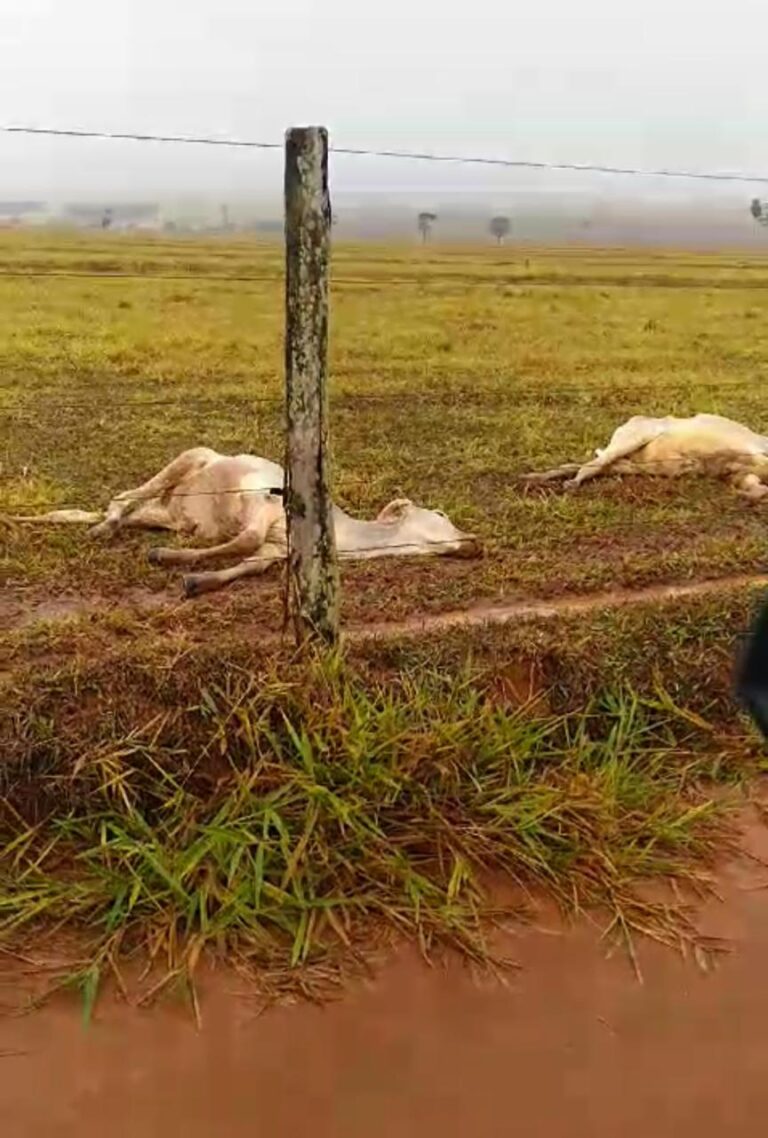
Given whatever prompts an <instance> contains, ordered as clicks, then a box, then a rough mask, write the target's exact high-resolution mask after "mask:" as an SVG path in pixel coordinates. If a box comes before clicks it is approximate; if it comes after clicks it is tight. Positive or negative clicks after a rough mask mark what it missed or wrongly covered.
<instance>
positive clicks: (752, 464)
mask: <svg viewBox="0 0 768 1138" xmlns="http://www.w3.org/2000/svg"><path fill="white" fill-rule="evenodd" d="M604 474H645V475H655V476H657V477H666V478H677V477H679V476H680V475H682V474H709V475H713V476H715V477H719V478H727V479H728V481H729V482H730V483H731V485H732V486H734V487H735V489H736V490H737V491H738V493H740V494H742V495H743V496H744V497H745V498H750V499H751V500H753V501H757V500H758V499H760V498H764V497H765V495H766V494H768V486H766V485H765V484H764V481H768V438H766V437H765V435H756V434H755V432H754V431H750V429H749V427H744V426H742V425H741V423H734V422H733V420H732V419H724V418H723V417H722V416H721V415H693V416H692V417H691V418H689V419H677V418H675V417H674V415H667V416H666V417H665V418H663V419H648V418H646V417H645V416H643V415H636V416H635V417H634V418H632V419H629V420H628V422H626V423H624V424H623V425H622V426H621V427H619V428H618V429H617V430H616V431H614V433H613V435H612V436H611V439H610V442H609V443H608V446H607V447H605V449H603V450H596V451H595V457H594V458H592V459H590V460H589V461H588V462H585V463H584V464H583V465H579V464H578V463H566V464H565V465H564V466H557V467H555V468H554V470H546V471H543V472H542V473H540V474H528V475H526V481H527V482H534V483H538V482H554V481H557V480H566V485H568V486H580V485H581V484H582V482H587V481H588V480H589V479H590V478H597V477H599V476H600V475H604Z"/></svg>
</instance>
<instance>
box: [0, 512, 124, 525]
mask: <svg viewBox="0 0 768 1138" xmlns="http://www.w3.org/2000/svg"><path fill="white" fill-rule="evenodd" d="M103 517H104V514H103V513H94V512H92V511H90V510H49V511H48V513H47V514H17V515H13V514H11V515H10V516H9V518H8V520H9V521H12V522H32V523H34V522H39V523H40V524H41V525H42V524H47V525H75V526H91V525H95V524H96V522H100V521H101V520H102V519H103Z"/></svg>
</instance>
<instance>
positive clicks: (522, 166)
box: [0, 125, 768, 185]
mask: <svg viewBox="0 0 768 1138" xmlns="http://www.w3.org/2000/svg"><path fill="white" fill-rule="evenodd" d="M0 131H2V132H3V133H5V134H21V135H43V136H48V137H54V138H82V139H101V140H108V141H117V142H154V143H171V144H174V145H183V146H217V147H222V148H227V147H228V148H230V149H238V150H282V149H283V145H284V144H283V143H282V142H264V141H258V140H254V139H237V138H215V137H212V136H206V135H203V136H196V135H176V134H147V133H143V132H138V131H106V130H85V129H82V128H71V129H69V128H61V127H33V126H13V125H10V126H2V127H0ZM329 150H330V152H331V153H332V154H341V155H347V156H349V157H354V158H385V159H396V160H397V161H405V162H437V163H442V164H450V165H464V166H498V167H503V168H507V169H513V170H554V171H570V172H573V173H580V174H585V173H588V174H613V175H618V176H621V177H627V176H628V177H640V178H681V179H687V180H694V181H706V182H741V183H746V184H754V185H757V184H761V185H768V174H745V173H741V172H731V171H715V170H675V169H667V168H660V169H643V168H642V167H636V166H611V165H606V164H603V163H593V162H543V161H537V160H534V159H522V158H499V157H496V156H487V155H477V154H438V153H433V152H430V151H418V150H400V149H394V150H387V149H375V148H372V147H362V146H360V147H358V146H330V147H329Z"/></svg>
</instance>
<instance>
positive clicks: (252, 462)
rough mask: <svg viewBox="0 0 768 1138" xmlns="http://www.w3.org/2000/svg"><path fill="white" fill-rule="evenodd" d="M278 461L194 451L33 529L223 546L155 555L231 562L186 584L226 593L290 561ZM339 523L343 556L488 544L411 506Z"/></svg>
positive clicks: (337, 515) (44, 518)
mask: <svg viewBox="0 0 768 1138" xmlns="http://www.w3.org/2000/svg"><path fill="white" fill-rule="evenodd" d="M282 485H283V470H282V467H280V466H278V465H277V463H275V462H271V461H270V460H269V459H266V458H257V457H255V456H254V455H250V454H238V455H234V456H229V455H223V454H218V453H217V452H216V451H215V450H210V449H209V448H208V447H196V448H195V449H194V450H187V451H184V452H183V453H182V454H180V455H179V457H178V458H176V459H174V460H173V462H171V463H169V465H168V466H166V467H164V469H163V470H161V471H160V472H159V474H156V475H155V476H154V478H150V480H149V481H148V482H145V483H144V484H143V485H142V486H137V487H136V488H135V489H134V490H125V491H124V492H123V493H122V494H118V495H117V497H116V498H113V499H112V501H111V502H110V503H109V506H108V507H107V511H106V514H104V513H88V512H86V511H85V510H53V511H52V512H50V513H48V514H42V515H38V516H36V517H24V518H17V519H15V520H17V521H25V522H61V523H67V522H71V523H86V524H90V523H96V524H95V525H94V526H93V528H92V530H91V531H90V532H91V533H92V534H93V535H94V536H95V537H110V536H112V535H113V534H115V533H117V532H118V531H119V530H120V529H122V528H124V527H128V526H129V527H132V528H140V529H165V530H172V531H173V532H175V533H178V534H183V535H185V536H189V537H194V538H196V539H198V540H199V541H202V542H210V543H213V544H209V545H204V546H202V547H201V548H194V549H164V548H159V549H151V550H150V552H149V559H150V561H151V562H152V563H153V564H154V565H168V566H175V565H180V566H186V565H189V566H193V565H194V566H197V565H201V564H205V563H206V562H208V561H215V560H219V559H225V558H229V559H231V560H236V561H237V564H235V565H233V566H231V567H230V568H228V569H219V570H215V571H211V572H206V573H192V574H189V575H187V576H185V577H184V591H185V593H186V595H187V596H197V595H198V594H199V593H204V592H210V591H211V590H213V589H219V588H221V587H222V585H227V584H229V583H230V582H231V581H235V580H237V579H238V577H248V576H252V575H254V574H256V573H263V572H265V571H266V570H267V569H269V568H270V566H272V565H274V564H276V563H277V562H278V561H282V560H284V559H285V556H286V520H285V511H284V509H283V499H282V493H281V488H282ZM333 522H334V529H335V535H336V545H337V549H338V552H339V556H340V557H343V558H348V559H367V558H372V557H386V556H401V557H402V556H409V555H411V556H412V555H425V554H431V555H435V556H439V555H451V554H453V555H454V556H459V557H472V556H476V555H477V554H478V553H479V552H480V544H479V542H478V540H477V538H475V537H474V535H472V534H467V533H462V532H461V531H460V530H458V529H456V527H455V526H454V525H453V523H452V522H451V521H450V520H449V519H448V518H447V517H446V516H445V514H443V513H442V512H441V511H440V510H426V509H422V508H421V507H419V506H415V505H414V504H413V502H410V501H408V500H407V499H397V500H396V501H394V502H390V503H389V505H388V506H385V507H384V509H383V510H382V511H381V513H380V514H379V516H378V517H377V518H376V520H375V521H368V522H366V521H357V520H356V519H355V518H351V517H350V516H349V514H345V513H344V511H343V510H340V509H339V508H338V507H337V506H334V507H333Z"/></svg>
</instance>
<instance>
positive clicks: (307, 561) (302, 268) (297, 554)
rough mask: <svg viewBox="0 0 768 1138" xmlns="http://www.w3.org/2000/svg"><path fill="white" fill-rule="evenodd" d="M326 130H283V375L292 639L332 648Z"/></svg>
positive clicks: (335, 576) (334, 594)
mask: <svg viewBox="0 0 768 1138" xmlns="http://www.w3.org/2000/svg"><path fill="white" fill-rule="evenodd" d="M330 229H331V205H330V196H329V192H328V133H327V131H326V130H325V129H324V128H323V127H303V128H294V129H292V130H289V131H288V133H287V135H286V141H285V246H286V292H285V296H286V301H285V381H286V415H287V428H288V440H287V454H286V463H285V477H286V485H285V507H286V513H287V527H288V601H289V604H290V606H291V612H292V616H293V620H294V626H295V629H296V635H297V639H298V641H299V643H307V642H308V641H313V640H314V641H318V640H319V641H322V642H325V643H326V644H331V645H333V644H335V643H336V642H337V640H338V635H339V572H338V562H337V557H336V541H335V537H334V528H333V514H332V506H331V498H330V469H329V466H330V463H329V457H330V456H329V434H328V390H327V375H328V268H329V250H330Z"/></svg>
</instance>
